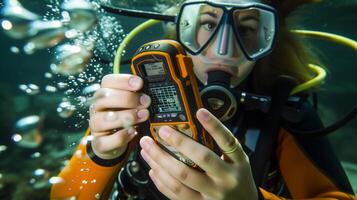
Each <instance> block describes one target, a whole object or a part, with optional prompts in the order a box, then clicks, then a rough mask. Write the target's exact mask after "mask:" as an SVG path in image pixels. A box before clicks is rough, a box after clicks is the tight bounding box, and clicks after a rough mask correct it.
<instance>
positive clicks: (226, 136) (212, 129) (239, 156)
mask: <svg viewBox="0 0 357 200" xmlns="http://www.w3.org/2000/svg"><path fill="white" fill-rule="evenodd" d="M196 116H197V119H198V120H199V121H200V123H201V124H202V126H203V128H204V129H206V131H207V132H208V133H209V134H210V135H211V136H212V138H213V139H214V140H215V141H216V143H217V145H218V146H219V148H220V149H221V150H222V153H223V154H224V155H225V156H226V157H228V158H229V159H230V160H231V161H232V162H233V163H237V164H239V163H241V162H242V161H246V159H247V155H246V154H245V153H244V151H243V149H242V146H241V145H240V143H239V141H238V140H237V138H236V137H234V135H233V134H232V133H231V131H230V130H229V129H228V128H227V127H225V126H224V125H223V124H222V122H221V121H219V120H218V119H217V118H216V117H215V116H214V115H213V114H211V113H210V112H209V111H208V110H206V109H204V108H201V109H199V110H198V111H197V113H196Z"/></svg>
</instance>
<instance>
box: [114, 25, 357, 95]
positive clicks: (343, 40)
mask: <svg viewBox="0 0 357 200" xmlns="http://www.w3.org/2000/svg"><path fill="white" fill-rule="evenodd" d="M159 22H161V21H159V20H154V19H150V20H148V21H146V22H144V23H142V24H140V25H139V26H137V27H136V28H134V29H133V30H132V31H131V32H130V33H129V34H128V35H127V36H126V37H125V38H124V40H123V41H122V43H121V44H120V45H119V48H118V50H117V52H116V55H115V58H114V65H113V73H114V74H117V73H119V72H120V61H121V57H122V56H123V51H124V49H125V48H126V46H127V45H128V43H130V42H131V41H132V39H133V38H134V37H135V36H136V35H138V34H139V33H141V32H143V31H144V30H145V29H147V28H149V27H151V26H153V25H155V24H158V23H159ZM291 32H292V33H295V34H299V35H304V36H312V37H317V38H321V39H325V40H328V41H333V42H336V43H339V44H342V45H344V46H348V47H351V48H352V49H353V50H355V51H356V50H357V42H356V41H354V40H352V39H349V38H347V37H343V36H340V35H336V34H332V33H326V32H320V31H308V30H291ZM308 67H309V68H310V69H311V70H312V71H314V72H315V73H316V74H317V76H316V77H314V78H313V79H311V80H309V81H307V82H305V83H302V84H300V85H298V86H296V87H295V88H294V89H293V91H292V92H291V94H290V95H294V94H297V93H299V92H302V91H305V90H307V89H310V88H312V87H315V86H317V85H319V84H320V83H322V81H323V80H324V79H325V77H326V71H325V70H324V69H323V68H322V67H320V66H317V65H314V64H309V65H308Z"/></svg>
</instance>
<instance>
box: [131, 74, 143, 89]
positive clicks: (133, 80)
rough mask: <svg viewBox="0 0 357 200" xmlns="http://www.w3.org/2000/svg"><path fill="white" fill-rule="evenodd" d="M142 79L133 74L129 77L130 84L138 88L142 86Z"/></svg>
mask: <svg viewBox="0 0 357 200" xmlns="http://www.w3.org/2000/svg"><path fill="white" fill-rule="evenodd" d="M140 82H141V79H140V78H139V77H137V76H132V77H131V78H130V79H129V85H130V86H131V87H134V88H138V87H139V86H140Z"/></svg>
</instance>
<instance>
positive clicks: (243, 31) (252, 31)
mask: <svg viewBox="0 0 357 200" xmlns="http://www.w3.org/2000/svg"><path fill="white" fill-rule="evenodd" d="M238 32H239V35H240V36H241V37H252V36H255V35H256V33H257V29H256V28H253V27H250V26H240V27H238Z"/></svg>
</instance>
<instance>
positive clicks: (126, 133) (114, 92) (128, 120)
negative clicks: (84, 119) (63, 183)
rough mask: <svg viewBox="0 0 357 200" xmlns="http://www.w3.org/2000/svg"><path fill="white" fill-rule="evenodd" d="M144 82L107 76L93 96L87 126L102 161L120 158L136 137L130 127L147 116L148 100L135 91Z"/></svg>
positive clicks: (115, 75) (95, 150)
mask: <svg viewBox="0 0 357 200" xmlns="http://www.w3.org/2000/svg"><path fill="white" fill-rule="evenodd" d="M142 86H143V80H142V79H141V78H140V77H138V76H134V75H130V74H110V75H106V76H104V77H103V79H102V84H101V88H100V89H99V90H97V91H96V93H95V94H94V96H93V104H92V105H91V107H90V120H89V127H90V130H91V134H92V136H94V137H93V140H92V148H93V151H94V153H95V154H96V155H97V156H99V157H100V158H103V159H112V158H116V157H118V156H120V155H122V154H123V153H124V152H125V149H126V147H127V145H128V142H130V141H131V140H132V139H133V138H134V137H135V135H136V134H137V132H136V130H135V128H134V127H133V125H135V124H138V123H141V122H144V121H145V120H147V119H148V117H149V111H148V109H147V108H148V107H149V105H150V103H151V100H150V97H149V96H148V95H146V94H140V93H138V92H136V91H138V90H140V89H141V88H142Z"/></svg>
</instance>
